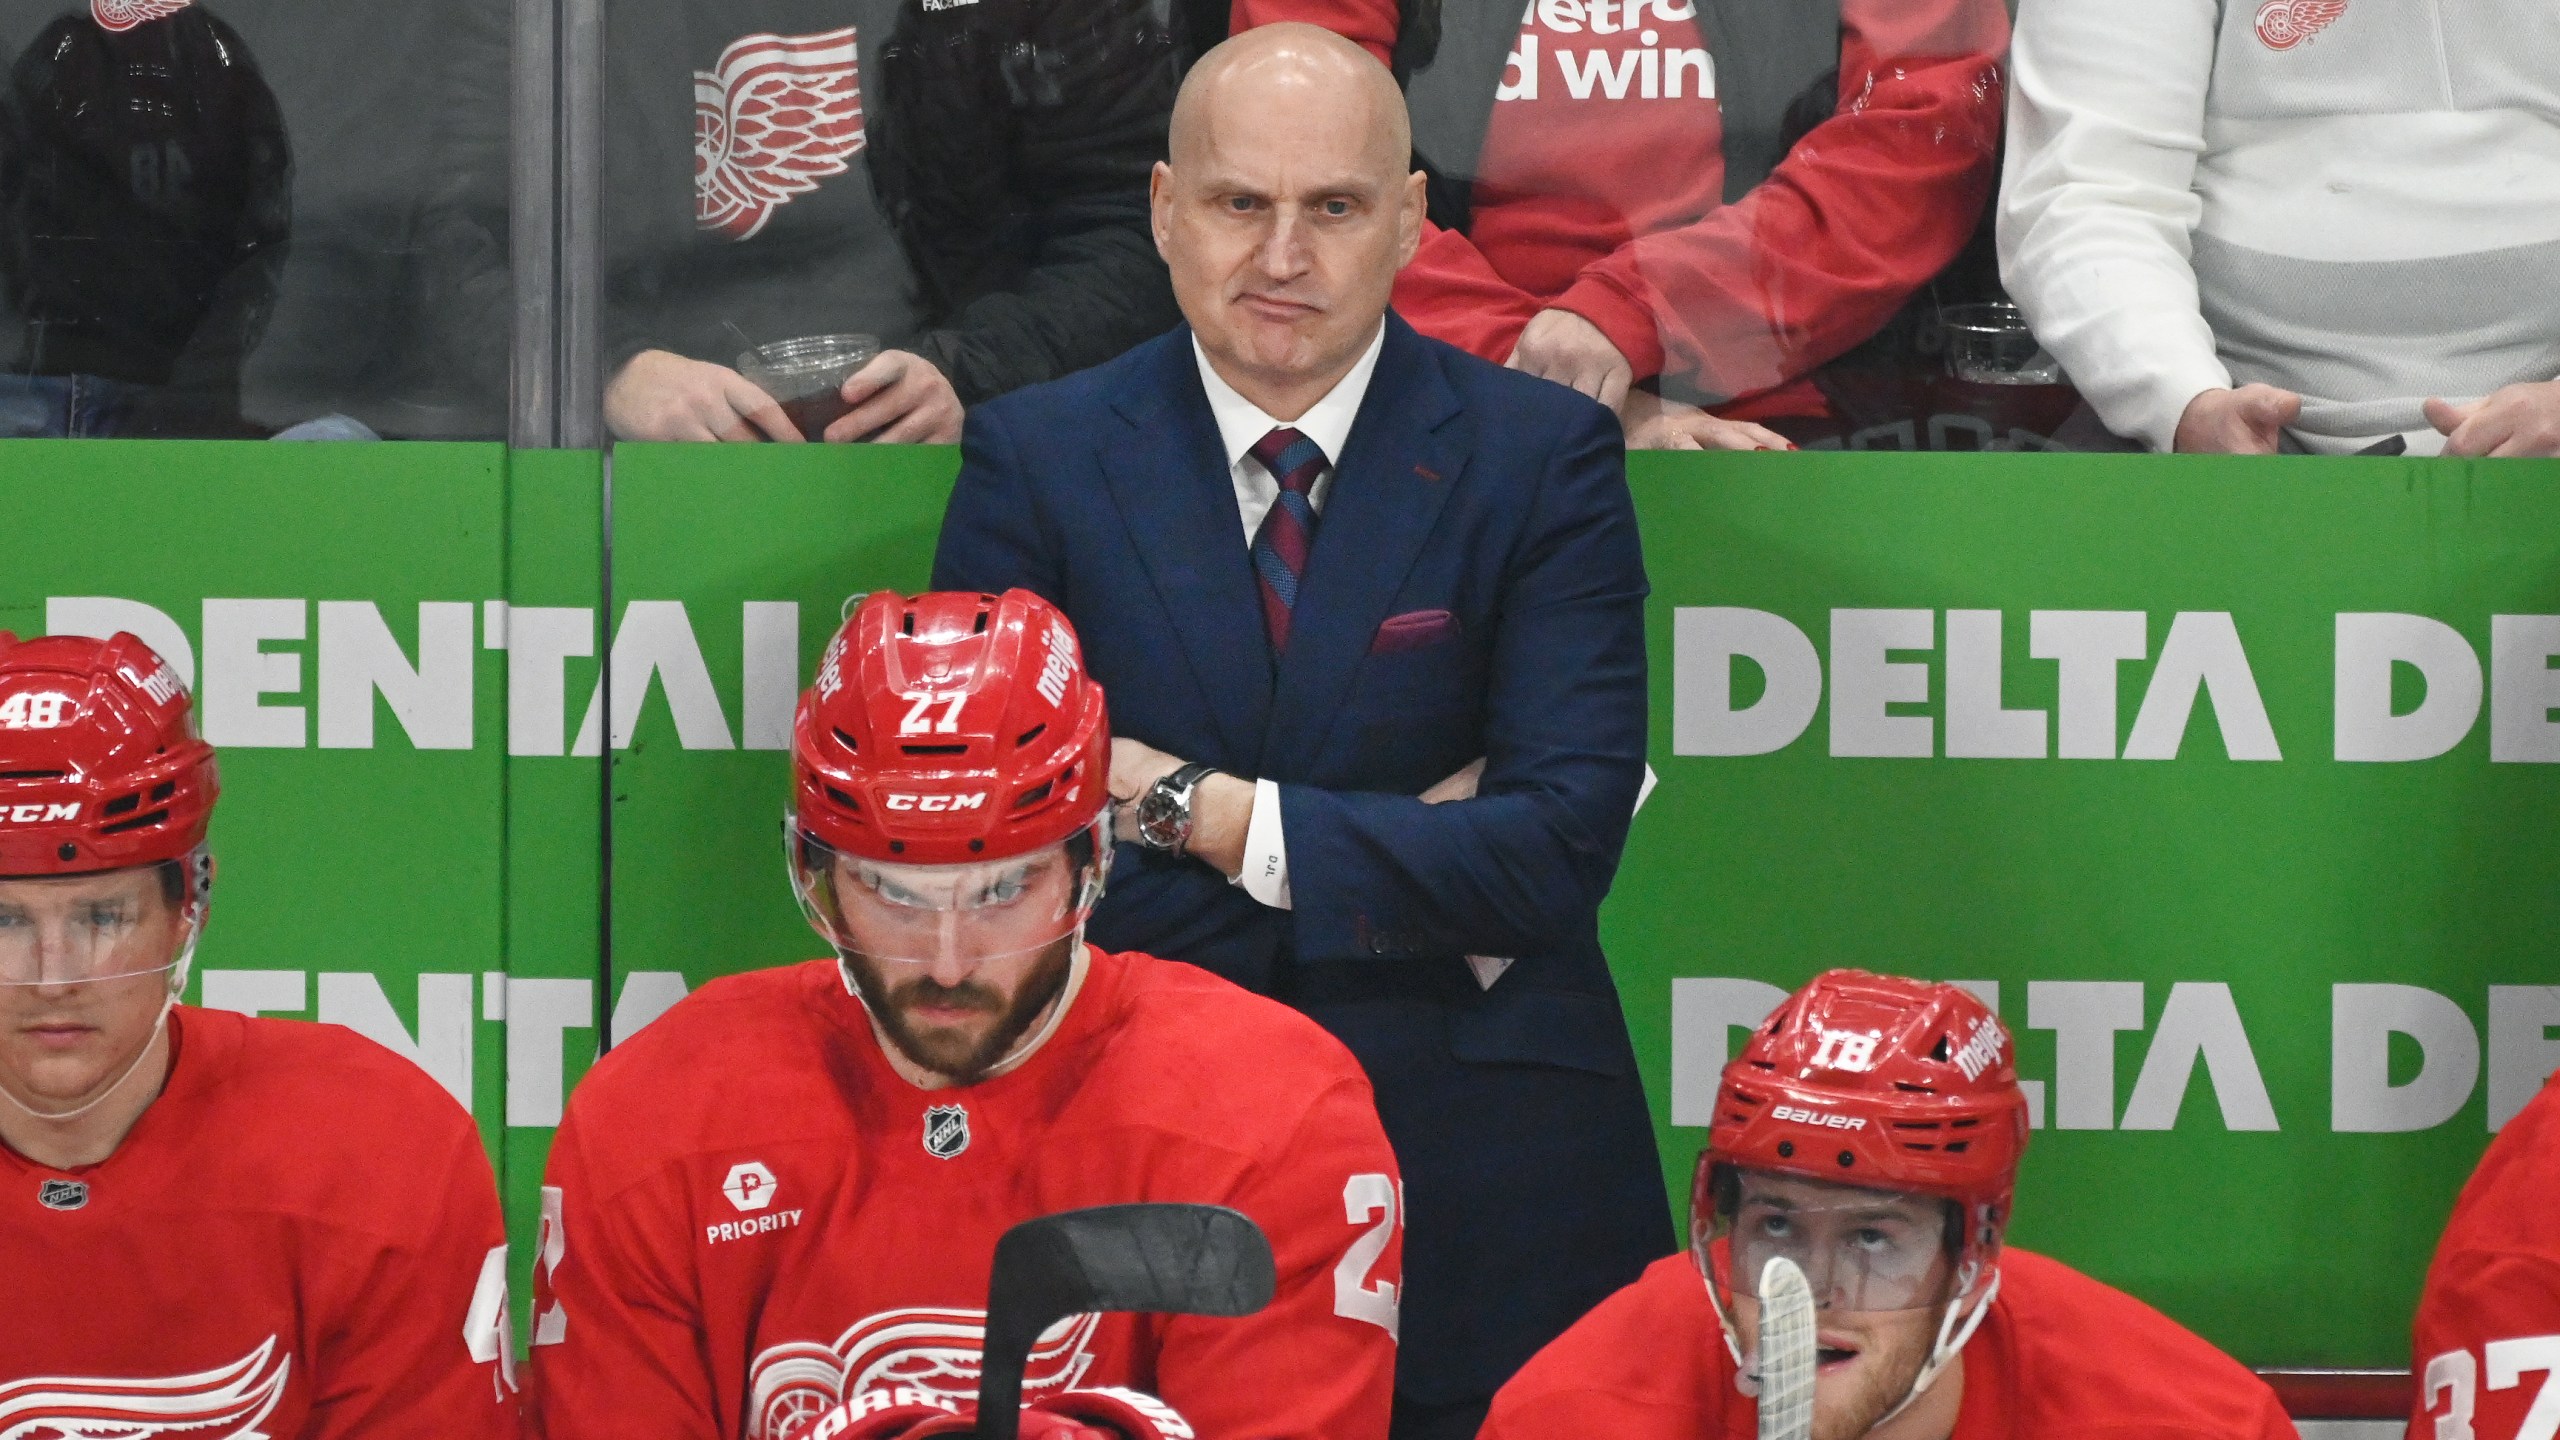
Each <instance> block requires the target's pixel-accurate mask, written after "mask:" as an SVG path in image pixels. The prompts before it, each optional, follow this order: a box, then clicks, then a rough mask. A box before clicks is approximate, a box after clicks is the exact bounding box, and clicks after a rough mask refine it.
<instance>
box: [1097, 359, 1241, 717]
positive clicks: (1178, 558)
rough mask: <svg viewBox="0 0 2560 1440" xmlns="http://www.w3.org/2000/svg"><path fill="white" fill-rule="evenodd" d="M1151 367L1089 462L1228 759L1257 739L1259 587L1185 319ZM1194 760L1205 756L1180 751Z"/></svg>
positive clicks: (1119, 407) (1121, 403)
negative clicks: (1178, 642)
mask: <svg viewBox="0 0 2560 1440" xmlns="http://www.w3.org/2000/svg"><path fill="white" fill-rule="evenodd" d="M1155 346H1156V350H1157V353H1156V354H1155V355H1154V356H1153V357H1152V360H1153V366H1152V372H1153V373H1151V374H1149V375H1147V376H1146V377H1145V378H1144V379H1143V380H1142V381H1141V383H1139V384H1137V385H1134V386H1132V387H1131V388H1130V390H1129V391H1128V393H1127V394H1126V395H1124V396H1123V397H1122V398H1120V399H1118V400H1115V401H1114V402H1113V403H1112V408H1113V409H1114V410H1115V411H1117V412H1118V413H1119V415H1120V418H1121V419H1122V421H1123V422H1125V425H1124V428H1120V429H1117V430H1110V431H1106V432H1105V433H1106V435H1107V438H1106V440H1105V441H1104V443H1103V445H1102V446H1101V448H1100V449H1099V450H1098V451H1097V452H1096V455H1095V459H1096V461H1097V462H1098V463H1099V464H1100V465H1101V467H1102V473H1103V476H1104V478H1105V479H1106V480H1107V482H1108V483H1109V485H1110V487H1111V496H1112V499H1113V501H1114V502H1115V503H1116V504H1117V505H1118V506H1119V510H1120V518H1121V521H1122V523H1124V524H1126V525H1127V526H1128V527H1129V539H1130V541H1131V543H1132V545H1133V546H1134V548H1135V549H1136V550H1137V552H1138V554H1139V556H1140V558H1141V559H1142V560H1143V562H1144V563H1145V565H1146V568H1147V576H1148V578H1149V579H1150V580H1151V581H1153V582H1154V585H1155V590H1156V595H1157V598H1158V599H1160V600H1161V601H1162V602H1163V604H1164V608H1165V613H1166V615H1167V616H1168V617H1169V618H1170V619H1171V620H1172V623H1173V628H1174V631H1175V633H1176V634H1178V635H1180V636H1181V637H1182V651H1183V655H1184V657H1185V658H1186V659H1187V660H1188V661H1189V662H1190V666H1191V673H1192V677H1193V679H1194V680H1195V681H1196V682H1197V683H1198V685H1199V689H1200V695H1201V699H1202V701H1203V703H1204V705H1205V706H1206V708H1207V710H1208V712H1209V714H1210V716H1211V717H1212V718H1213V720H1214V721H1215V723H1216V725H1217V728H1218V733H1219V735H1220V736H1221V737H1222V738H1223V739H1224V740H1225V741H1226V743H1227V747H1228V752H1229V758H1228V763H1229V764H1243V763H1246V762H1247V761H1249V760H1250V759H1251V757H1252V756H1253V755H1254V754H1255V753H1256V752H1257V751H1259V750H1260V749H1261V747H1262V734H1263V720H1264V716H1265V715H1266V714H1267V713H1268V711H1269V709H1270V705H1271V659H1270V656H1271V648H1270V641H1269V640H1268V639H1267V638H1266V637H1265V635H1264V633H1263V624H1262V597H1261V592H1260V591H1258V590H1256V589H1255V588H1254V580H1253V561H1252V557H1251V556H1250V555H1249V554H1248V553H1247V548H1246V545H1245V540H1244V530H1243V524H1242V521H1241V520H1239V519H1238V517H1237V514H1236V492H1235V482H1234V480H1233V478H1232V477H1231V476H1230V475H1229V474H1228V469H1227V463H1226V458H1225V456H1226V452H1225V447H1223V446H1222V445H1221V444H1220V443H1219V441H1218V422H1217V420H1216V418H1215V417H1214V416H1212V415H1211V414H1210V413H1209V397H1208V394H1207V392H1205V391H1203V390H1202V389H1201V388H1200V371H1199V366H1198V362H1197V361H1196V360H1195V359H1194V358H1193V356H1192V353H1191V330H1190V327H1189V326H1183V327H1180V328H1177V329H1176V330H1175V331H1174V332H1173V333H1172V334H1170V335H1167V336H1165V337H1164V338H1163V339H1161V340H1158V341H1156V342H1155ZM1186 758H1205V757H1186Z"/></svg>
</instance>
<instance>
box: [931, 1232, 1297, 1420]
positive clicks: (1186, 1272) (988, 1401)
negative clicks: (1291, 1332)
mask: <svg viewBox="0 0 2560 1440" xmlns="http://www.w3.org/2000/svg"><path fill="white" fill-rule="evenodd" d="M1277 1283H1278V1277H1277V1273H1276V1271H1275V1269H1274V1267H1273V1265H1272V1260H1271V1242H1270V1241H1268V1240H1266V1239H1264V1238H1263V1236H1262V1227H1261V1226H1259V1225H1256V1224H1254V1223H1253V1222H1252V1221H1251V1220H1249V1219H1247V1218H1246V1217H1245V1216H1243V1215H1242V1214H1239V1213H1238V1212H1236V1211H1233V1210H1230V1209H1227V1208H1226V1207H1225V1206H1223V1205H1161V1204H1159V1205H1101V1206H1096V1207H1094V1208H1093V1209H1090V1210H1067V1211H1063V1212H1061V1213H1059V1214H1056V1215H1043V1216H1041V1217H1040V1218H1039V1219H1037V1220H1025V1221H1023V1222H1022V1223H1021V1224H1019V1225H1016V1226H1014V1227H1013V1228H1012V1229H1010V1230H1007V1231H1006V1232H1004V1237H1003V1238H1002V1239H1000V1240H998V1241H996V1260H995V1274H994V1276H993V1277H992V1278H990V1279H989V1280H988V1282H987V1333H986V1339H985V1341H984V1343H983V1345H982V1347H981V1350H980V1357H981V1358H980V1361H979V1370H978V1440H1017V1437H1018V1435H1019V1434H1020V1432H1021V1427H1022V1413H1021V1412H1022V1371H1023V1367H1024V1366H1025V1365H1026V1364H1028V1363H1029V1361H1030V1358H1031V1347H1032V1346H1033V1345H1034V1344H1035V1343H1037V1342H1038V1340H1039V1338H1040V1332H1041V1331H1043V1330H1046V1329H1048V1328H1049V1327H1050V1326H1052V1325H1055V1324H1056V1323H1058V1322H1059V1321H1060V1320H1063V1319H1065V1318H1066V1317H1068V1316H1070V1315H1082V1314H1085V1313H1087V1312H1089V1311H1121V1310H1126V1311H1139V1312H1144V1313H1151V1314H1160V1315H1250V1314H1252V1313H1253V1312H1255V1311H1256V1310H1259V1309H1261V1308H1262V1307H1263V1306H1265V1305H1268V1304H1270V1303H1271V1291H1272V1288H1273V1286H1274V1285H1275V1284H1277Z"/></svg>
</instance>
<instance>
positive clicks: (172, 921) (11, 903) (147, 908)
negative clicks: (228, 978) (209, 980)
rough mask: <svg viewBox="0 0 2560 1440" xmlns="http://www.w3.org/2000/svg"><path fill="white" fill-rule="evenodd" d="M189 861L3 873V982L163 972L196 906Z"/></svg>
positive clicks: (71, 981) (190, 927) (189, 928)
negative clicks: (72, 871) (20, 874)
mask: <svg viewBox="0 0 2560 1440" xmlns="http://www.w3.org/2000/svg"><path fill="white" fill-rule="evenodd" d="M187 870H188V866H187V865H186V864H185V862H182V861H176V860H171V861H166V862H163V863H161V864H156V865H142V866H136V867H133V868H131V869H125V870H106V871H99V872H97V873H94V874H87V875H45V876H25V877H17V878H0V985H37V986H59V985H85V984H91V983H94V982H97V981H101V980H125V979H131V978H133V977H135V976H139V975H166V974H167V973H169V972H170V971H172V970H174V969H176V968H177V967H178V966H179V965H180V964H181V963H183V961H184V960H185V958H186V955H187V952H188V949H189V942H190V941H191V940H192V939H193V936H194V932H195V929H196V926H197V920H198V916H199V912H198V909H197V906H196V905H195V904H194V903H193V901H192V898H191V896H190V894H189V887H188V885H187V883H186V876H187Z"/></svg>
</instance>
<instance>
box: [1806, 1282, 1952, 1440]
mask: <svg viewBox="0 0 2560 1440" xmlns="http://www.w3.org/2000/svg"><path fill="white" fill-rule="evenodd" d="M1888 1314H1889V1318H1888V1316H1887V1315H1879V1316H1878V1317H1877V1318H1878V1319H1879V1320H1882V1321H1883V1323H1881V1324H1876V1325H1873V1326H1865V1327H1861V1333H1860V1336H1859V1338H1860V1339H1861V1340H1862V1341H1863V1342H1864V1347H1863V1348H1862V1349H1861V1350H1860V1351H1859V1353H1858V1357H1857V1358H1856V1359H1855V1360H1852V1361H1851V1362H1849V1363H1848V1364H1847V1365H1844V1366H1841V1367H1839V1368H1838V1369H1836V1370H1833V1371H1831V1373H1829V1374H1826V1375H1822V1376H1820V1377H1819V1378H1817V1379H1816V1380H1815V1382H1814V1392H1813V1440H1859V1437H1860V1436H1862V1435H1865V1434H1866V1433H1867V1432H1868V1431H1870V1430H1873V1429H1874V1428H1875V1427H1876V1424H1877V1422H1879V1421H1881V1420H1883V1419H1884V1417H1885V1416H1886V1414H1887V1413H1889V1412H1890V1411H1891V1410H1892V1409H1893V1408H1894V1407H1895V1406H1896V1405H1899V1404H1901V1403H1902V1397H1904V1396H1905V1395H1908V1394H1910V1393H1911V1382H1912V1381H1914V1380H1916V1379H1918V1378H1919V1377H1920V1367H1921V1366H1922V1365H1923V1364H1925V1363H1927V1361H1928V1359H1929V1351H1930V1349H1931V1347H1932V1346H1933V1345H1935V1343H1936V1342H1937V1335H1938V1312H1937V1311H1936V1310H1934V1309H1930V1310H1905V1311H1893V1312H1888Z"/></svg>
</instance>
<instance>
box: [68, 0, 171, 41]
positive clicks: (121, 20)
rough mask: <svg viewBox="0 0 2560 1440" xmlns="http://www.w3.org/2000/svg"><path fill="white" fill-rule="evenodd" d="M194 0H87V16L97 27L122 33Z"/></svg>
mask: <svg viewBox="0 0 2560 1440" xmlns="http://www.w3.org/2000/svg"><path fill="white" fill-rule="evenodd" d="M194 3H195V0H89V16H90V18H91V19H93V20H96V21H97V22H98V28H99V29H101V30H106V31H111V32H113V33H115V34H119V35H121V34H123V33H124V32H125V31H127V30H130V29H132V28H133V27H134V26H136V25H139V24H142V23H143V22H144V21H146V20H157V19H160V18H161V17H162V16H166V15H175V14H177V13H178V12H179V11H181V10H184V9H186V8H187V7H188V6H189V5H192V4H194Z"/></svg>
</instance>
